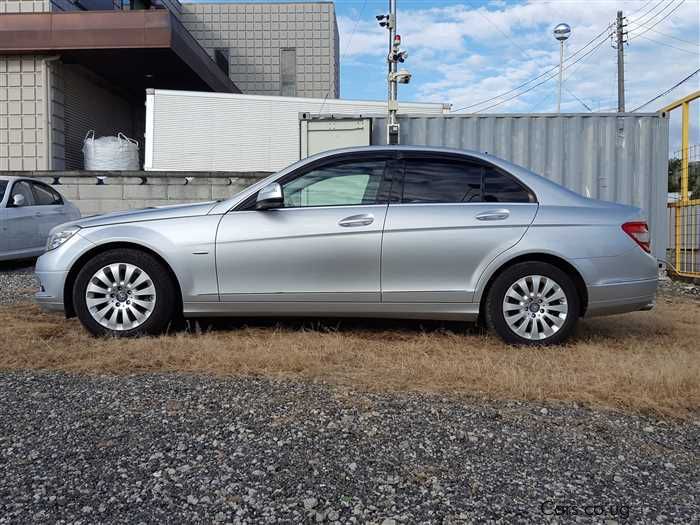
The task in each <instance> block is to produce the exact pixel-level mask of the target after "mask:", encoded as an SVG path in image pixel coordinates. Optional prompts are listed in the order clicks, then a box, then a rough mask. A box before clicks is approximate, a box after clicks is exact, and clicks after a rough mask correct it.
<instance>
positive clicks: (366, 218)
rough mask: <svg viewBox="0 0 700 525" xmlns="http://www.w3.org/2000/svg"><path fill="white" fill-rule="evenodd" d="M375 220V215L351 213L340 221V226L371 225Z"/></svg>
mask: <svg viewBox="0 0 700 525" xmlns="http://www.w3.org/2000/svg"><path fill="white" fill-rule="evenodd" d="M373 222H374V215H371V214H369V213H363V214H362V215H350V217H345V218H344V219H340V220H339V221H338V225H339V226H344V227H345V228H352V227H354V226H369V225H370V224H372V223H373Z"/></svg>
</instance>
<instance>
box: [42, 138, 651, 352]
mask: <svg viewBox="0 0 700 525" xmlns="http://www.w3.org/2000/svg"><path fill="white" fill-rule="evenodd" d="M36 273H37V276H38V278H39V280H40V282H41V290H40V291H39V292H38V293H37V295H36V299H37V301H38V302H39V303H40V304H42V305H43V306H44V307H46V308H48V309H58V310H63V311H65V312H66V314H67V315H68V316H74V315H77V316H78V317H79V318H80V320H81V321H82V323H83V324H84V326H85V327H86V328H87V329H88V330H89V331H90V332H92V333H93V334H96V335H117V336H132V335H138V334H146V333H148V334H151V333H158V332H160V331H162V330H163V329H164V328H165V327H166V326H167V325H168V323H169V322H170V321H171V319H173V318H174V317H176V316H179V315H181V314H184V316H185V317H197V316H200V317H202V316H207V317H209V316H323V317H327V316H353V317H402V318H429V319H446V320H449V319H452V320H455V319H456V320H477V319H482V320H483V321H484V322H485V324H486V325H487V326H488V327H489V328H490V329H491V330H493V331H495V332H496V333H497V334H498V335H500V336H501V337H502V338H503V339H504V340H506V341H507V342H509V343H514V344H555V343H560V342H562V341H564V340H565V339H566V338H567V337H569V336H570V335H571V333H572V332H573V330H574V327H575V325H576V322H577V320H578V318H580V317H582V316H593V315H601V314H614V313H621V312H630V311H634V310H648V309H650V308H652V307H653V305H654V299H655V294H656V286H657V277H658V273H657V262H656V260H655V259H654V257H652V256H651V255H650V245H649V231H648V228H647V224H646V223H645V222H644V218H643V217H642V215H641V212H640V210H639V209H636V208H632V207H629V206H623V205H619V204H613V203H609V202H601V201H597V200H592V199H588V198H585V197H582V196H580V195H578V194H576V193H573V192H571V191H569V190H567V189H565V188H563V187H561V186H559V185H557V184H555V183H553V182H551V181H549V180H547V179H545V178H543V177H541V176H539V175H536V174H534V173H532V172H530V171H528V170H526V169H523V168H521V167H518V166H515V165H513V164H510V163H508V162H506V161H503V160H500V159H498V158H496V157H493V156H490V155H486V154H480V153H476V152H468V151H463V150H451V149H442V148H440V149H438V148H423V147H409V146H394V147H361V148H349V149H343V150H335V151H330V152H326V153H322V154H319V155H316V156H314V157H310V158H308V159H305V160H302V161H300V162H298V163H296V164H294V165H292V166H290V167H288V168H286V169H284V170H282V171H281V172H279V173H276V174H274V175H272V176H270V177H268V178H267V179H265V180H262V181H260V182H259V183H257V184H255V185H253V186H251V187H249V188H247V189H246V190H244V191H242V192H241V193H239V194H238V195H236V196H234V197H232V198H230V199H228V200H223V201H218V202H206V203H202V204H192V205H178V206H168V207H162V208H152V209H145V210H137V211H130V212H123V213H113V214H109V215H101V216H97V217H91V218H87V219H83V220H80V221H76V222H73V223H71V224H68V225H63V226H61V227H59V228H57V229H55V230H54V231H53V232H52V234H51V236H50V239H49V242H48V252H47V253H46V254H45V255H43V256H42V257H41V258H40V259H39V260H38V262H37V267H36Z"/></svg>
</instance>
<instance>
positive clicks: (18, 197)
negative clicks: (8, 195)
mask: <svg viewBox="0 0 700 525" xmlns="http://www.w3.org/2000/svg"><path fill="white" fill-rule="evenodd" d="M25 204H27V200H26V199H25V198H24V195H22V194H21V193H16V194H15V195H14V196H13V197H12V206H15V207H17V208H19V207H21V206H24V205H25Z"/></svg>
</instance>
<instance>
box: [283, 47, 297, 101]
mask: <svg viewBox="0 0 700 525" xmlns="http://www.w3.org/2000/svg"><path fill="white" fill-rule="evenodd" d="M280 95H282V96H283V97H296V96H297V50H296V48H294V47H283V48H282V49H280Z"/></svg>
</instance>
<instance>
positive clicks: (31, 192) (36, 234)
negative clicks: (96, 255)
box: [0, 175, 80, 261]
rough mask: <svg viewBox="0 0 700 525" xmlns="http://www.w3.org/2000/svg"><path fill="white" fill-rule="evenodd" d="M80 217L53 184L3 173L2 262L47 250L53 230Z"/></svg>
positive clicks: (0, 205) (0, 212) (0, 194)
mask: <svg viewBox="0 0 700 525" xmlns="http://www.w3.org/2000/svg"><path fill="white" fill-rule="evenodd" d="M79 218H80V210H78V208H77V207H76V206H75V204H73V203H71V202H69V201H68V200H66V199H65V198H64V197H63V196H61V194H60V193H58V192H57V191H56V190H55V189H54V188H52V187H51V186H49V185H47V184H44V183H43V182H39V181H37V180H34V179H28V178H22V177H6V176H3V175H0V261H6V260H10V259H25V258H29V257H36V256H38V255H41V254H42V253H44V250H45V249H46V239H47V237H48V236H49V231H50V230H51V229H52V228H53V227H54V226H57V225H59V224H62V223H64V222H69V221H73V220H75V219H79Z"/></svg>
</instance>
